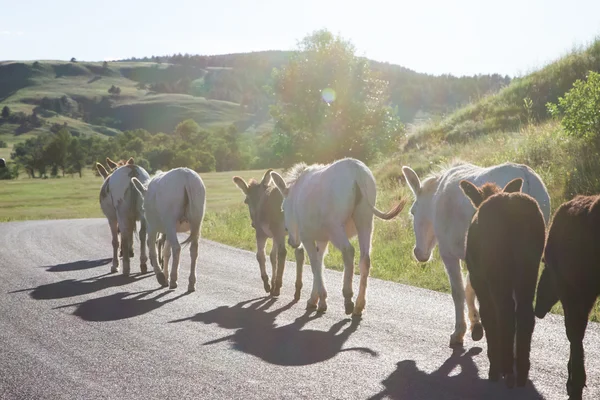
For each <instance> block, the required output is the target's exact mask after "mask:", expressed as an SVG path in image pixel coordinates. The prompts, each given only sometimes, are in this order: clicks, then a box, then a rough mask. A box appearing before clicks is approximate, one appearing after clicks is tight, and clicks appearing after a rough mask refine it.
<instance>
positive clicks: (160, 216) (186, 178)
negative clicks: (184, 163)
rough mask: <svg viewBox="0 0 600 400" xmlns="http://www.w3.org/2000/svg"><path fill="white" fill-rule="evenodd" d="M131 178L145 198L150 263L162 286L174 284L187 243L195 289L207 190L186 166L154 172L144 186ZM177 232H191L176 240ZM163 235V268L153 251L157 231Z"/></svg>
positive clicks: (195, 174) (192, 281) (191, 283)
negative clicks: (184, 238)
mask: <svg viewBox="0 0 600 400" xmlns="http://www.w3.org/2000/svg"><path fill="white" fill-rule="evenodd" d="M131 181H132V182H133V184H134V185H135V187H136V189H137V190H138V191H139V192H140V194H142V196H143V198H144V212H145V215H146V221H147V224H148V248H149V250H150V262H151V263H152V267H153V268H154V273H155V274H156V279H157V280H158V283H159V284H161V285H162V286H167V285H169V288H171V289H175V288H176V287H177V278H178V273H179V257H180V254H181V244H187V243H191V245H190V258H191V265H190V278H189V285H188V291H189V292H193V291H194V290H196V260H197V259H198V241H199V240H200V229H201V227H202V220H203V219H204V209H205V206H206V189H205V187H204V182H202V179H201V178H200V176H199V175H198V174H197V173H196V172H194V171H193V170H191V169H189V168H175V169H172V170H170V171H168V172H159V173H157V174H156V175H155V176H154V177H152V179H150V182H149V183H148V185H147V186H144V185H143V184H142V182H140V181H139V180H137V179H135V178H132V179H131ZM178 232H190V236H189V237H188V238H187V239H186V240H185V241H184V242H183V243H181V244H180V243H179V240H178V239H177V233H178ZM159 233H163V234H166V242H165V245H164V250H163V257H164V262H163V266H164V271H163V270H162V269H161V268H160V265H159V263H158V255H157V253H156V240H157V234H159ZM171 251H172V253H173V264H172V266H171V277H170V278H171V279H170V282H169V256H170V252H171Z"/></svg>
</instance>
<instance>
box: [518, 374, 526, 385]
mask: <svg viewBox="0 0 600 400" xmlns="http://www.w3.org/2000/svg"><path fill="white" fill-rule="evenodd" d="M525 385H527V377H526V376H525V377H517V387H525Z"/></svg>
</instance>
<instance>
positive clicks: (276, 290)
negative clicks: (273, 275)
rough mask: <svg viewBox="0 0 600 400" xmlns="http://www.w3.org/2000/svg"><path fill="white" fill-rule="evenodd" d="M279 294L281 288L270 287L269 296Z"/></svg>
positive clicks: (277, 295)
mask: <svg viewBox="0 0 600 400" xmlns="http://www.w3.org/2000/svg"><path fill="white" fill-rule="evenodd" d="M280 294H281V290H280V289H279V288H278V287H273V289H271V296H273V297H279V295H280Z"/></svg>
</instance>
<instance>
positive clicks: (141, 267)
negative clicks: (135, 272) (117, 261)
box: [140, 263, 148, 274]
mask: <svg viewBox="0 0 600 400" xmlns="http://www.w3.org/2000/svg"><path fill="white" fill-rule="evenodd" d="M140 271H142V274H145V273H146V272H148V265H146V263H142V264H140Z"/></svg>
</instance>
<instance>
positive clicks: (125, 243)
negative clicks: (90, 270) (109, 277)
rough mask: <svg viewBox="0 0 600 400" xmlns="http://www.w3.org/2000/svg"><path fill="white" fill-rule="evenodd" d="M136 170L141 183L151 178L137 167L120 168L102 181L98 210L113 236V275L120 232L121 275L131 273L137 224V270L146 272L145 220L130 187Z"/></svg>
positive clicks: (136, 196) (116, 262)
mask: <svg viewBox="0 0 600 400" xmlns="http://www.w3.org/2000/svg"><path fill="white" fill-rule="evenodd" d="M132 169H135V172H136V173H137V175H138V177H139V180H140V182H142V183H146V182H147V181H148V180H149V179H150V176H149V175H148V172H146V170H145V169H143V168H142V167H140V166H138V165H134V166H128V165H125V166H122V167H119V168H117V169H116V170H115V171H113V173H112V174H111V175H110V176H109V177H108V178H107V179H105V180H104V182H103V183H102V187H101V188H100V208H101V209H102V212H103V213H104V215H105V216H106V219H107V220H108V225H109V227H110V231H111V234H112V245H113V265H112V268H111V271H112V272H117V271H118V270H119V254H118V252H119V231H120V233H121V249H122V252H123V274H124V275H129V273H130V260H129V248H130V246H131V244H132V241H133V232H134V231H135V229H136V221H140V232H139V235H140V269H141V270H142V272H145V270H146V262H147V261H148V257H147V255H146V221H145V219H144V214H143V211H142V199H141V198H140V197H139V193H138V192H137V191H136V190H135V188H134V186H133V185H132V184H131V177H130V176H129V175H130V174H131V172H132Z"/></svg>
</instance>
